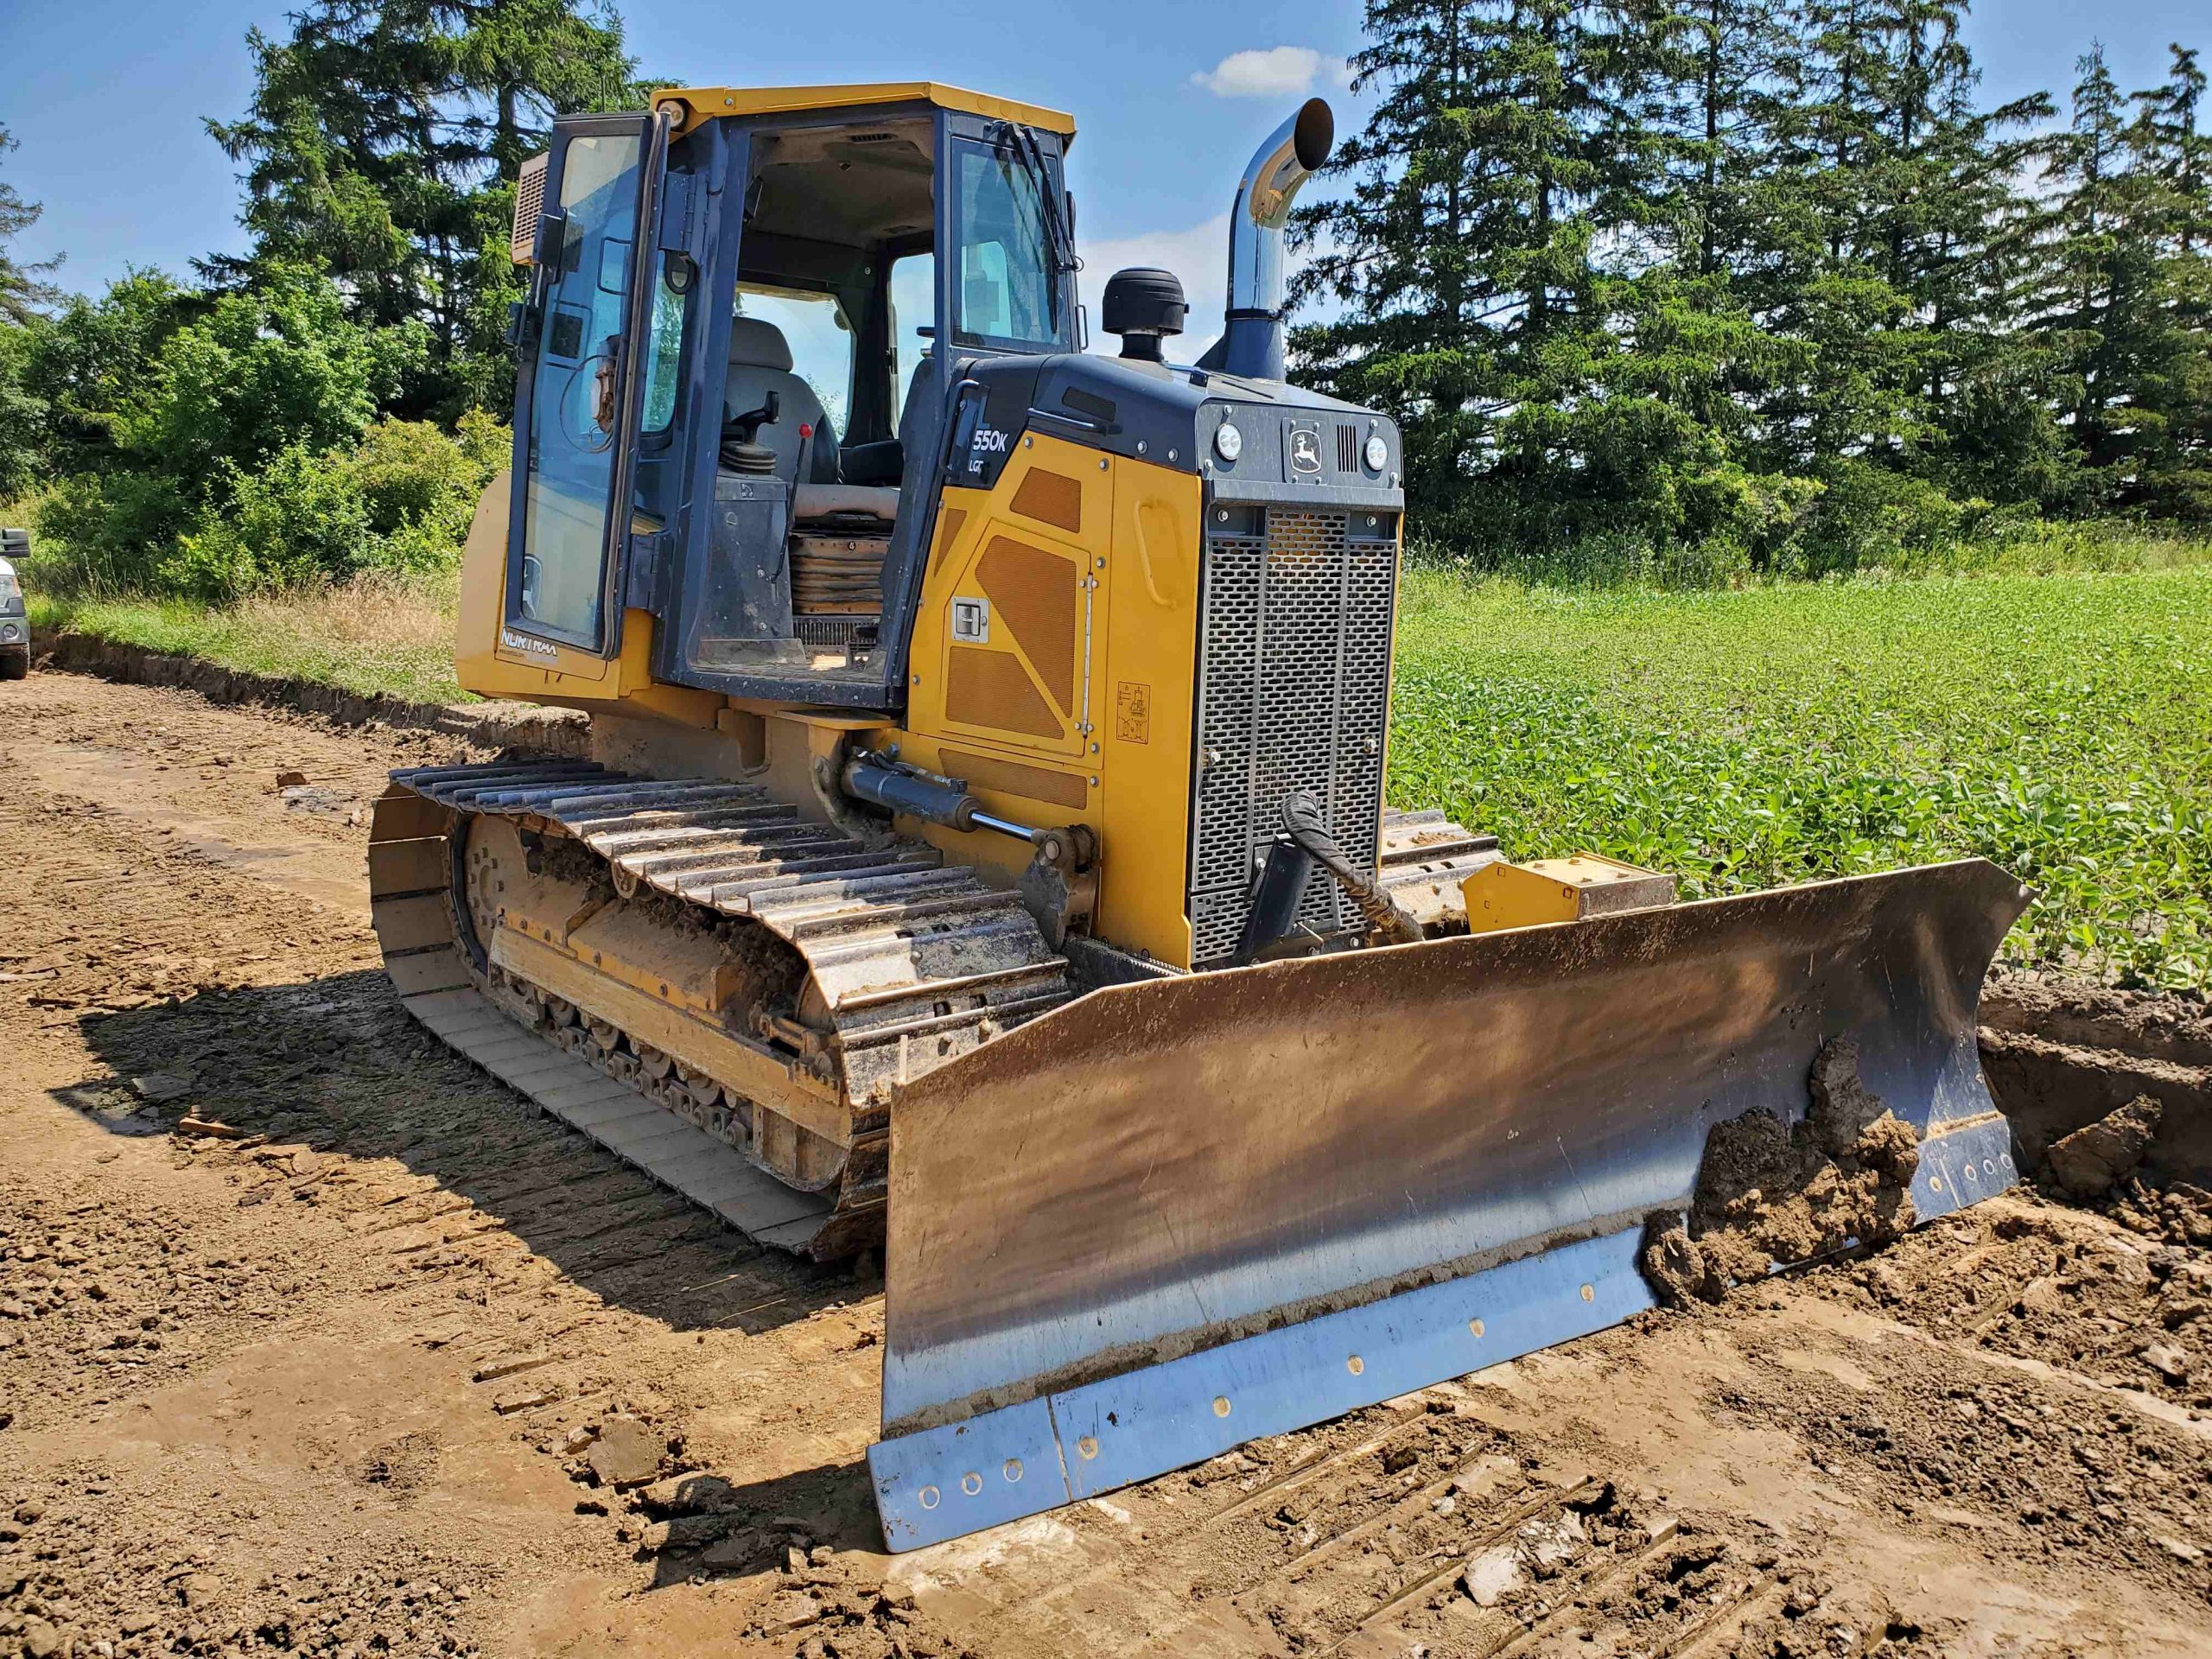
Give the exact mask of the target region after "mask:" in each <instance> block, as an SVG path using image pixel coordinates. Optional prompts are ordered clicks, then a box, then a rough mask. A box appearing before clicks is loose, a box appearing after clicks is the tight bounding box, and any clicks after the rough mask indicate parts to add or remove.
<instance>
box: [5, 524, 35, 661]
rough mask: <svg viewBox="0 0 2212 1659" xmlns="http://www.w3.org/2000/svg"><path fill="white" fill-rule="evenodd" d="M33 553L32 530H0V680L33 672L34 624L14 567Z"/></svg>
mask: <svg viewBox="0 0 2212 1659" xmlns="http://www.w3.org/2000/svg"><path fill="white" fill-rule="evenodd" d="M30 550H31V533H30V531H28V530H0V680H20V679H22V677H23V676H24V675H26V674H28V673H29V672H30V671H31V621H30V618H29V616H28V615H26V614H25V613H24V609H23V585H22V582H19V581H17V580H16V565H15V562H16V560H17V559H21V558H25V557H28V556H29V554H30Z"/></svg>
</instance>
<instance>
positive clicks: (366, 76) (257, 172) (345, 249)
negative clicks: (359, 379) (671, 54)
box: [202, 0, 642, 414]
mask: <svg viewBox="0 0 2212 1659" xmlns="http://www.w3.org/2000/svg"><path fill="white" fill-rule="evenodd" d="M290 22H291V25H292V28H291V33H290V35H289V37H288V38H286V39H283V40H282V41H277V40H272V39H270V37H269V36H267V35H264V34H262V33H261V32H260V31H259V30H258V29H257V30H254V31H252V32H251V33H250V34H249V35H248V37H247V47H248V50H249V51H250V52H251V54H252V57H253V62H254V79H255V88H254V94H253V98H252V100H251V105H250V106H249V108H248V111H247V112H246V114H245V117H244V118H241V119H239V120H238V121H235V122H228V123H224V122H213V121H211V122H210V123H209V124H208V130H209V131H210V132H211V133H212V134H213V136H214V137H215V138H216V140H217V142H218V143H220V144H221V145H222V146H223V148H224V149H225V151H226V153H227V154H229V155H230V156H232V159H234V160H237V161H239V162H245V164H246V171H245V175H244V182H245V187H246V208H245V225H246V227H247V229H248V230H249V231H250V232H251V233H252V236H253V247H252V251H251V253H250V254H248V255H247V256H246V257H245V258H244V259H241V260H231V259H222V258H218V259H213V260H210V261H208V262H207V264H205V265H203V267H202V269H203V270H204V271H205V272H206V273H207V275H208V276H210V277H213V279H215V280H217V281H218V282H221V283H230V284H235V283H240V282H251V281H253V280H255V279H256V278H257V277H258V276H259V275H260V274H262V273H264V272H267V271H270V270H275V269H277V268H279V267H282V266H285V265H290V264H310V265H313V266H315V267H317V268H319V269H321V270H326V271H327V272H328V273H329V274H330V275H331V276H332V277H334V278H335V279H336V281H337V282H338V283H339V285H340V288H341V289H342V290H343V291H344V292H345V293H346V296H347V301H348V305H349V308H350V309H351V313H352V315H353V318H354V320H355V321H363V322H369V323H374V324H379V325H387V326H389V325H393V324H397V323H400V322H404V321H410V320H417V321H421V322H423V324H424V325H426V327H428V328H429V334H430V339H431V342H432V345H431V356H430V359H429V368H428V372H427V373H426V374H425V375H423V377H420V378H418V379H417V380H416V383H415V384H412V385H410V387H409V388H408V389H407V391H405V392H404V394H403V397H402V400H401V407H402V410H403V411H404V412H408V413H416V414H419V413H424V412H438V413H448V414H449V413H451V412H453V410H454V409H455V408H456V407H458V406H460V405H462V404H467V403H470V402H483V403H489V404H498V403H499V402H501V401H502V400H504V398H505V396H506V395H507V382H506V378H505V377H506V375H507V374H508V372H509V367H508V364H507V361H506V353H505V351H504V350H503V349H502V348H501V345H500V340H499V332H500V329H501V327H503V325H504V322H505V308H506V302H507V300H508V299H509V298H510V297H511V296H512V293H514V292H515V291H518V290H517V289H516V283H515V278H514V277H513V274H512V270H511V268H510V266H509V264H508V261H507V257H506V252H505V242H506V228H507V226H506V219H507V215H508V213H509V212H510V211H511V209H512V200H513V186H514V181H515V178H516V175H517V174H518V170H519V168H520V167H521V164H522V162H523V161H524V159H525V158H526V157H527V156H530V155H531V154H532V153H533V152H534V151H536V150H537V149H542V148H543V145H544V143H545V138H546V132H547V124H548V121H549V120H550V117H551V115H553V114H554V113H555V112H556V111H575V110H594V109H620V108H631V107H636V106H637V105H638V104H639V100H640V98H641V95H642V94H641V89H639V87H638V86H636V84H635V83H634V81H633V80H632V73H633V70H634V66H633V65H632V62H631V60H629V58H628V57H627V56H626V55H625V54H624V52H623V48H622V35H621V27H620V22H619V21H617V20H616V19H615V18H614V17H613V16H612V14H606V15H588V14H587V13H586V11H585V10H583V9H582V4H581V0H308V4H307V5H306V6H305V7H304V8H303V10H301V11H299V12H296V13H295V14H293V16H292V17H291V19H290Z"/></svg>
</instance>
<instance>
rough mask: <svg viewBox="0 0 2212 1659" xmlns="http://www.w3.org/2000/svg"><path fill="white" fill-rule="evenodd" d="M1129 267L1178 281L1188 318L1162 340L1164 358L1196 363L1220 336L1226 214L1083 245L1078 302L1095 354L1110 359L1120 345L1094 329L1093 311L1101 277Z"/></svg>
mask: <svg viewBox="0 0 2212 1659" xmlns="http://www.w3.org/2000/svg"><path fill="white" fill-rule="evenodd" d="M1131 265H1156V266H1158V267H1159V268H1160V270H1172V271H1173V272H1174V273H1175V274H1176V276H1178V277H1180V278H1181V279H1182V282H1183V295H1184V297H1185V299H1187V300H1189V301H1190V302H1191V315H1190V318H1189V320H1188V321H1187V322H1186V323H1185V326H1184V330H1183V333H1182V334H1181V335H1180V336H1179V338H1177V339H1174V340H1169V341H1168V342H1167V355H1168V357H1169V358H1170V359H1173V361H1175V362H1177V363H1194V362H1196V361H1197V360H1198V358H1199V357H1200V356H1202V355H1203V354H1204V353H1205V349H1206V347H1208V346H1211V345H1212V344H1213V343H1214V341H1215V340H1218V339H1220V338H1221V330H1222V315H1221V314H1222V308H1223V307H1224V305H1225V304H1227V303H1228V298H1229V215H1228V214H1227V213H1217V214H1216V215H1215V216H1214V217H1213V218H1211V219H1208V220H1206V221H1205V223H1204V224H1203V225H1193V226H1190V227H1189V228H1188V229H1186V230H1180V231H1146V232H1141V233H1140V234H1138V235H1135V236H1123V237H1116V238H1114V239H1113V240H1112V241H1109V242H1089V243H1085V244H1084V249H1083V280H1082V283H1081V289H1082V295H1083V302H1084V304H1085V305H1087V306H1089V307H1090V334H1091V340H1090V348H1091V350H1093V351H1095V352H1104V353H1108V354H1109V356H1110V355H1112V354H1114V353H1117V352H1119V351H1120V350H1121V349H1122V345H1121V341H1119V340H1116V339H1115V337H1114V336H1113V335H1111V334H1108V333H1106V332H1105V330H1104V329H1103V328H1102V327H1100V326H1099V321H1100V312H1099V301H1100V298H1101V296H1103V295H1104V294H1105V292H1106V279H1107V278H1108V277H1111V276H1112V275H1113V274H1114V273H1115V272H1116V271H1117V270H1128V268H1129V267H1130V266H1131Z"/></svg>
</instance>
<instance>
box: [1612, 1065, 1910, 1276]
mask: <svg viewBox="0 0 2212 1659" xmlns="http://www.w3.org/2000/svg"><path fill="white" fill-rule="evenodd" d="M1810 1091H1811V1095H1812V1106H1811V1109H1810V1110H1809V1111H1808V1112H1807V1114H1806V1115H1805V1116H1804V1117H1803V1118H1802V1120H1801V1121H1799V1122H1796V1123H1794V1124H1784V1123H1783V1122H1782V1120H1781V1119H1780V1118H1778V1117H1777V1116H1775V1115H1774V1114H1773V1113H1772V1112H1770V1111H1765V1110H1758V1111H1751V1112H1746V1113H1745V1114H1744V1116H1741V1117H1737V1118H1732V1119H1730V1120H1729V1121H1728V1122H1725V1123H1719V1124H1715V1125H1714V1126H1713V1130H1712V1132H1711V1133H1710V1134H1709V1135H1707V1137H1706V1142H1705V1158H1704V1160H1703V1161H1702V1162H1701V1163H1700V1165H1699V1166H1698V1175H1697V1187H1696V1191H1695V1192H1694V1194H1693V1196H1692V1199H1691V1204H1690V1211H1689V1217H1688V1225H1687V1226H1685V1225H1684V1224H1682V1222H1681V1219H1680V1218H1679V1217H1675V1216H1672V1215H1670V1214H1667V1213H1664V1212H1662V1213H1661V1214H1659V1215H1656V1216H1654V1217H1651V1218H1650V1219H1649V1221H1648V1222H1647V1223H1646V1224H1645V1228H1644V1240H1643V1251H1642V1254H1641V1255H1640V1257H1639V1265H1640V1266H1641V1268H1642V1269H1643V1276H1644V1278H1645V1280H1646V1281H1647V1282H1649V1284H1650V1286H1651V1287H1652V1290H1653V1293H1654V1294H1656V1295H1657V1297H1658V1298H1659V1300H1661V1301H1662V1303H1665V1304H1666V1305H1667V1306H1673V1307H1681V1306H1688V1305H1689V1304H1690V1303H1691V1302H1693V1301H1701V1302H1719V1300H1721V1299H1722V1298H1723V1297H1724V1296H1726V1294H1727V1290H1728V1287H1729V1286H1730V1285H1731V1284H1747V1283H1750V1282H1752V1281H1756V1280H1759V1279H1764V1277H1765V1276H1766V1275H1767V1274H1769V1273H1770V1272H1772V1271H1773V1270H1774V1268H1777V1267H1779V1266H1784V1265H1787V1264H1789V1263H1790V1262H1803V1261H1807V1260H1809V1259H1810V1258H1812V1257H1814V1256H1816V1255H1827V1254H1829V1253H1831V1252H1833V1251H1836V1250H1840V1249H1843V1248H1844V1247H1845V1246H1847V1245H1848V1244H1850V1243H1853V1241H1856V1242H1858V1243H1863V1244H1885V1243H1889V1242H1891V1240H1893V1239H1897V1238H1900V1237H1902V1236H1904V1235H1905V1234H1906V1233H1908V1232H1910V1231H1911V1230H1912V1226H1913V1222H1914V1220H1915V1217H1914V1213H1913V1207H1912V1193H1911V1191H1910V1188H1911V1185H1912V1178H1913V1174H1914V1172H1916V1170H1917V1169H1918V1168H1919V1167H1920V1137H1919V1135H1917V1134H1916V1132H1915V1131H1914V1129H1913V1128H1912V1126H1911V1125H1910V1124H1909V1123H1905V1122H1900V1121H1899V1120H1898V1119H1897V1117H1896V1116H1894V1115H1893V1114H1892V1113H1891V1111H1890V1110H1889V1109H1888V1108H1887V1107H1886V1106H1885V1105H1884V1104H1883V1103H1882V1100H1881V1097H1880V1096H1878V1095H1876V1094H1875V1093H1874V1092H1873V1091H1872V1090H1870V1089H1868V1088H1867V1087H1866V1082H1865V1079H1864V1078H1862V1077H1860V1076H1859V1050H1858V1047H1857V1046H1856V1045H1855V1044H1853V1042H1852V1041H1851V1040H1850V1039H1848V1038H1838V1039H1835V1040H1834V1041H1832V1042H1830V1043H1828V1044H1827V1045H1826V1046H1823V1047H1822V1048H1821V1052H1820V1054H1819V1055H1818V1056H1817V1057H1816V1058H1815V1060H1814V1062H1813V1070H1812V1076H1811V1078H1810Z"/></svg>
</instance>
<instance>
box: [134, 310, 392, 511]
mask: <svg viewBox="0 0 2212 1659" xmlns="http://www.w3.org/2000/svg"><path fill="white" fill-rule="evenodd" d="M426 349H427V339H426V337H425V335H424V334H423V329H422V327H421V326H420V325H419V324H414V323H410V324H406V325H404V326H402V327H396V328H376V327H366V326H364V325H362V324H359V323H356V322H353V321H350V320H348V319H347V317H346V309H345V300H344V297H343V296H341V295H340V293H339V291H338V289H337V288H336V287H335V286H334V284H333V283H331V282H330V281H329V280H328V279H327V277H319V276H315V275H312V274H309V273H305V272H298V271H279V272H278V273H277V276H276V277H275V278H274V279H273V280H272V282H271V283H270V285H269V286H268V287H267V288H266V289H257V290H254V291H251V292H248V293H244V294H226V295H225V296H223V297H222V298H220V299H219V300H217V301H216V302H215V304H214V308H213V310H212V311H211V312H210V313H209V314H208V315H207V317H206V318H204V319H203V320H201V321H198V322H194V323H192V324H190V325H189V326H188V327H183V328H180V329H178V330H177V331H176V333H175V334H172V335H171V336H169V338H168V340H167V341H166V342H164V344H163V345H162V349H161V354H160V356H159V357H158V358H157V359H156V361H155V364H154V369H153V374H152V378H151V382H150V384H149V385H148V386H146V387H145V388H144V389H143V392H142V393H141V394H140V395H139V396H138V397H137V398H136V399H135V400H134V402H133V404H132V405H131V407H130V410H128V412H127V413H125V414H124V416H122V417H121V418H120V419H119V420H118V422H117V423H116V435H117V439H118V444H119V446H120V448H122V450H123V452H124V461H125V463H126V464H128V465H130V466H133V467H137V468H138V469H140V470H143V471H147V472H156V473H162V474H167V475H168V476H169V477H170V478H173V479H175V480H178V481H179V482H180V483H181V484H191V483H199V484H200V485H201V486H203V487H206V486H208V485H209V484H211V483H215V482H218V481H219V480H223V479H225V478H226V477H227V474H223V473H221V471H220V467H221V463H223V462H225V461H228V462H230V463H231V464H232V466H233V467H238V469H240V470H241V471H251V470H253V469H254V468H256V467H259V466H261V465H262V464H263V463H264V462H265V461H270V460H271V459H272V458H273V457H275V456H276V455H277V453H278V452H279V451H281V450H283V449H286V448H294V447H297V448H303V449H306V450H308V451H310V452H315V453H319V452H321V451H323V450H327V449H331V448H337V447H339V446H340V445H346V444H351V443H353V442H356V441H357V440H359V437H360V436H361V435H362V433H363V432H365V430H367V429H368V426H369V423H371V422H372V420H374V419H375V418H376V412H377V406H378V402H379V401H380V400H381V399H382V398H384V397H388V396H389V395H390V394H391V392H392V391H394V390H396V389H397V386H398V385H399V380H400V377H401V375H402V374H403V373H404V372H405V371H406V370H407V369H408V368H409V367H410V365H413V364H415V363H416V362H418V361H419V360H420V359H422V357H423V354H424V353H425V351H426Z"/></svg>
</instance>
